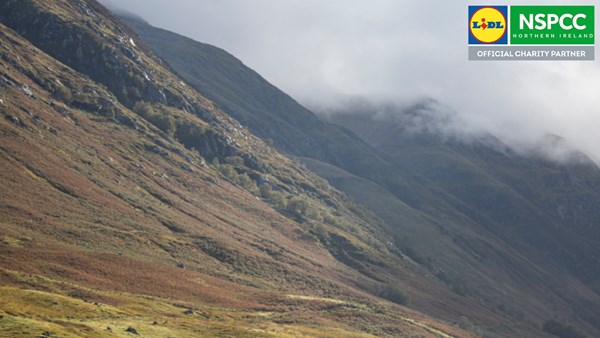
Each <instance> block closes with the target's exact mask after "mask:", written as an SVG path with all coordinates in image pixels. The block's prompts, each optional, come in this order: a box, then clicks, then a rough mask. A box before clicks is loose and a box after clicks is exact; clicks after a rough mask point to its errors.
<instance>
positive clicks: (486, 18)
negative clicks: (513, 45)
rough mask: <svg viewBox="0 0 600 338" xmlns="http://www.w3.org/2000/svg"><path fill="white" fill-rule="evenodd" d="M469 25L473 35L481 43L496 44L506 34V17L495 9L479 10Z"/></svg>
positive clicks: (484, 8) (485, 8)
mask: <svg viewBox="0 0 600 338" xmlns="http://www.w3.org/2000/svg"><path fill="white" fill-rule="evenodd" d="M469 23H470V25H469V29H470V30H471V35H472V36H473V37H474V38H475V39H477V41H479V42H481V43H494V42H496V41H498V40H500V39H501V38H502V37H503V36H504V34H505V33H506V17H505V16H504V14H503V13H502V12H500V11H499V10H498V9H496V8H493V7H482V8H480V9H478V10H477V11H476V12H475V13H473V15H472V16H471V19H470V21H469Z"/></svg>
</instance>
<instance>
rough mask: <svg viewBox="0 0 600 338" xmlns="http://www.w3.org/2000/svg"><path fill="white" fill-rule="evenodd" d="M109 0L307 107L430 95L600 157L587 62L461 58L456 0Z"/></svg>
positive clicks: (468, 116) (462, 18) (595, 88)
mask: <svg viewBox="0 0 600 338" xmlns="http://www.w3.org/2000/svg"><path fill="white" fill-rule="evenodd" d="M111 1H112V4H113V5H117V6H119V7H122V8H124V9H127V10H129V11H131V12H134V13H137V14H139V15H140V16H142V17H144V18H145V19H147V20H148V21H149V22H150V23H151V24H153V25H155V26H158V27H163V28H166V29H170V30H173V31H176V32H178V33H181V34H184V35H187V36H189V37H192V38H194V39H196V40H198V41H202V42H207V43H211V44H214V45H217V46H219V47H222V48H225V49H226V50H228V51H229V52H231V53H232V54H234V55H236V56H237V57H238V58H240V59H241V60H242V61H244V63H246V64H247V65H249V66H250V67H251V68H253V69H255V70H256V71H258V72H259V73H261V75H263V76H264V77H265V78H267V79H268V80H269V81H271V82H272V83H274V84H275V85H277V86H278V87H280V88H281V89H283V90H284V91H286V92H288V93H289V94H291V95H292V96H293V97H295V98H296V99H298V100H299V101H300V102H302V103H304V104H306V105H309V106H312V107H320V109H323V110H326V109H327V108H328V107H329V108H331V107H336V106H339V104H340V102H344V101H347V100H348V98H352V97H356V96H359V97H368V98H369V99H370V100H373V101H374V102H393V103H395V104H398V105H406V104H407V102H414V101H418V100H422V99H424V98H432V99H434V100H435V101H437V102H440V103H441V104H442V105H443V106H446V107H449V109H451V110H453V111H455V112H456V114H458V116H459V117H460V119H461V120H462V121H464V124H463V125H467V126H469V128H473V129H474V130H480V131H483V132H489V133H492V134H494V135H496V136H498V137H499V138H501V139H502V140H504V141H506V142H507V143H510V144H513V145H516V146H519V147H521V148H523V149H525V148H531V149H533V148H536V147H538V148H539V146H536V145H539V144H540V142H542V143H544V142H547V135H552V134H555V135H560V136H561V137H563V138H565V139H566V140H567V143H568V144H570V145H572V146H573V147H574V148H577V149H581V150H582V151H583V152H585V153H587V154H589V155H590V156H592V157H593V158H594V159H595V160H598V159H600V147H599V146H598V145H600V133H598V132H597V131H596V129H597V126H599V125H600V108H599V107H600V95H598V94H597V93H598V92H600V65H599V63H598V61H595V62H470V61H467V46H466V44H467V35H466V34H467V33H466V30H467V29H466V21H467V5H468V2H466V1H463V2H458V3H456V2H454V3H449V2H439V1H433V0H425V1H419V2H415V1H408V0H374V1H366V0H354V1H348V0H344V1H343V0H329V1H318V0H287V1H281V0H255V1H245V0H220V1H211V0H204V1H193V2H192V1H187V0H172V1H168V2H166V1H160V0H119V1H114V0H105V1H103V3H109V4H110V3H111ZM545 3H547V4H552V3H556V4H564V2H559V1H555V0H550V1H546V2H545ZM511 4H528V3H527V2H525V1H511ZM596 25H597V23H596Z"/></svg>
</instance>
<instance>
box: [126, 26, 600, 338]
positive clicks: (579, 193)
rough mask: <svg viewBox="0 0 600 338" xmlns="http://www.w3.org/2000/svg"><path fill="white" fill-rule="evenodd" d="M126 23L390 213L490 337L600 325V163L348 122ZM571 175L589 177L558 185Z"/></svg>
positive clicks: (333, 178) (399, 238) (230, 104)
mask: <svg viewBox="0 0 600 338" xmlns="http://www.w3.org/2000/svg"><path fill="white" fill-rule="evenodd" d="M126 20H127V22H128V24H129V25H130V26H131V27H132V28H133V29H134V30H135V31H136V32H137V33H138V34H140V35H141V36H142V37H143V38H144V39H145V40H146V42H147V43H148V46H149V47H150V48H151V49H152V50H153V51H155V52H156V53H157V54H158V55H159V56H160V57H162V58H163V59H164V60H165V61H166V62H167V63H168V64H169V66H170V67H172V68H173V69H174V71H176V72H177V73H178V74H179V75H180V76H181V77H182V78H184V79H185V81H186V82H187V83H189V84H190V85H192V86H193V87H194V88H196V89H198V90H199V91H200V92H202V93H204V94H205V95H206V96H207V97H209V98H210V99H211V100H213V101H215V102H216V104H217V105H218V106H219V107H220V108H222V109H223V110H224V111H226V112H227V113H229V114H231V115H232V116H235V117H236V118H237V119H238V120H239V121H241V123H242V124H244V125H245V126H247V127H248V128H249V129H250V130H251V131H252V132H254V133H256V134H257V135H259V136H261V137H264V138H269V139H271V140H272V141H273V145H274V146H275V147H276V148H278V149H279V150H281V151H283V152H285V153H288V154H292V155H296V156H298V158H299V159H300V160H301V161H302V162H304V163H305V164H306V165H307V166H308V167H309V168H310V169H311V170H313V171H315V172H316V173H318V174H319V175H321V176H322V177H324V178H326V179H327V180H328V181H329V182H330V183H331V184H332V185H334V186H335V187H336V188H338V189H340V190H342V191H344V192H345V193H347V194H348V195H350V196H351V197H352V198H353V199H354V200H355V201H356V202H358V203H360V204H362V205H363V206H365V207H367V208H368V210H369V211H370V212H373V213H375V214H376V215H377V217H379V218H381V219H382V220H383V221H384V222H383V223H382V222H378V223H377V228H380V229H385V233H386V234H387V236H388V237H387V241H386V242H387V243H386V245H387V246H388V248H389V249H390V250H393V251H395V252H396V255H397V256H399V257H401V259H402V260H403V261H404V262H405V264H407V265H409V266H411V267H412V269H414V271H415V272H416V273H417V274H418V275H419V276H424V277H425V279H426V280H428V281H430V282H431V283H434V284H437V283H439V284H442V285H443V286H444V287H445V288H446V291H445V292H448V293H444V297H447V298H446V299H445V301H448V302H455V301H459V302H461V301H465V302H475V303H478V304H479V306H481V307H482V309H485V311H486V312H489V313H493V315H492V316H491V317H487V315H480V314H481V311H480V310H475V309H474V308H471V309H469V310H468V311H466V312H465V313H464V314H463V315H462V316H464V317H465V318H468V321H469V322H474V323H476V325H477V326H478V329H479V330H481V331H480V332H482V333H483V334H487V335H492V336H496V335H499V336H514V335H515V332H519V330H524V328H527V329H526V330H531V331H532V332H537V333H535V334H543V333H541V332H540V331H539V330H540V328H541V326H542V323H544V322H545V321H546V320H548V319H549V318H553V317H558V318H561V320H562V321H563V322H570V323H573V324H574V325H576V326H578V327H581V328H582V329H583V330H587V331H588V332H597V331H598V329H599V328H598V327H597V323H598V318H597V315H596V314H597V313H600V312H598V306H599V304H600V302H599V296H598V294H597V290H596V287H597V286H596V283H595V282H594V281H595V280H597V278H595V277H594V276H595V273H596V271H598V269H596V268H595V266H596V264H597V263H596V262H597V257H598V252H597V249H595V248H596V247H597V246H594V245H593V244H592V243H594V242H595V241H597V240H596V238H597V236H596V233H595V231H593V230H591V229H593V225H592V224H595V223H597V212H596V211H594V209H593V208H592V207H591V205H592V204H594V203H595V202H593V201H595V200H596V198H597V196H596V195H595V194H594V193H592V190H593V187H595V186H597V183H594V182H596V181H597V179H598V177H599V175H598V173H597V170H595V169H594V168H593V167H592V168H591V169H590V168H587V169H582V168H578V169H577V168H572V167H569V166H565V167H560V166H556V165H554V164H552V163H549V162H544V163H541V162H539V161H537V160H535V159H530V158H527V157H514V158H510V157H507V156H506V154H505V153H503V152H502V151H499V150H498V149H496V146H495V145H494V144H490V143H486V142H487V141H486V142H482V143H481V144H480V146H479V147H465V146H453V145H448V144H447V143H444V140H443V139H440V138H439V137H438V135H429V134H427V133H420V134H419V133H417V135H415V134H410V133H403V132H402V131H403V130H404V129H403V128H406V129H409V127H411V125H407V126H403V125H402V122H403V121H400V122H398V121H387V120H384V121H371V120H370V116H369V117H368V118H367V119H365V120H361V119H352V118H349V117H348V116H347V115H342V116H341V117H340V120H333V122H336V123H338V124H339V125H341V126H343V127H345V128H340V127H339V126H335V125H332V123H330V122H323V121H319V120H318V119H315V115H314V114H312V113H311V112H310V111H308V110H306V109H305V108H303V107H301V106H300V105H299V104H298V103H297V102H295V101H294V100H293V99H291V98H290V97H288V96H287V95H285V94H284V93H282V92H281V91H279V90H278V89H277V88H275V87H273V86H272V85H270V84H269V83H268V82H267V81H265V80H264V79H263V78H262V77H260V75H258V74H256V73H255V72H253V71H252V70H251V69H249V68H247V67H246V66H244V65H243V64H242V63H241V62H240V61H239V60H237V59H235V57H233V56H231V55H229V54H228V53H227V52H225V51H223V50H221V49H218V48H216V47H213V46H210V45H206V44H202V43H198V42H195V41H193V40H191V39H188V38H185V37H182V36H179V35H177V34H174V33H171V32H168V31H164V30H161V29H157V28H154V27H151V26H150V25H148V24H147V23H145V22H143V21H142V20H140V19H135V18H126ZM362 108H364V107H361V106H360V105H357V106H356V107H352V109H351V110H352V113H361V111H360V110H361V109H362ZM367 108H368V107H367ZM369 112H370V111H368V109H367V111H364V112H363V113H366V114H368V113H369ZM414 118H416V119H419V118H421V117H419V116H416V117H414ZM376 122H379V124H377V123H376ZM404 122H408V123H410V122H411V121H410V119H409V120H408V121H404ZM380 127H381V128H380ZM349 130H351V131H352V132H350V131H349ZM424 130H425V131H426V130H428V129H427V128H425V129H424ZM356 135H360V136H361V137H362V138H363V139H362V140H361V139H360V138H358V137H357V136H356ZM388 141H389V142H388ZM483 141H485V140H483ZM580 170H583V171H580ZM576 172H579V173H582V172H585V174H583V176H580V175H579V174H575V173H576ZM573 175H574V176H573ZM540 176H541V177H547V178H544V179H541V180H540ZM570 178H573V181H572V182H585V183H583V184H575V185H573V186H572V187H570V188H568V189H565V187H564V186H563V187H558V186H556V187H555V188H553V187H551V186H552V185H556V184H559V185H560V184H565V183H566V182H569V180H570ZM544 186H545V188H543V187H544ZM582 208H583V209H582ZM580 210H581V211H580ZM583 210H585V211H583ZM580 221H583V222H580ZM575 234H578V235H575ZM392 248H393V249H392ZM594 260H596V261H594ZM408 284H410V283H408ZM405 289H406V290H411V288H410V287H408V288H405ZM417 289H419V288H418V287H417V288H416V289H415V290H414V291H415V293H417V294H418V293H419V292H418V291H417ZM425 289H427V287H426V288H425ZM427 292H428V293H430V294H435V292H434V291H431V290H429V289H428V291H427ZM425 299H427V300H425ZM422 300H425V301H421V300H418V299H415V298H413V300H412V301H411V305H412V306H413V307H415V308H418V309H420V310H421V311H425V312H426V313H430V314H435V315H436V316H441V317H444V316H450V317H451V318H456V315H455V314H453V311H454V310H455V309H456V308H454V307H451V306H442V307H435V306H431V304H430V302H429V301H430V300H431V298H428V297H425V298H423V299H422ZM470 306H472V305H470ZM460 308H463V307H462V306H460ZM467 312H468V313H467ZM496 316H500V317H502V318H503V319H502V320H500V322H496V320H497V318H495V317H496ZM506 322H510V323H511V324H510V325H508V326H504V324H498V323H506ZM516 327H518V328H516ZM514 330H516V331H514ZM532 334H534V333H531V332H528V333H527V334H524V333H521V334H520V335H532Z"/></svg>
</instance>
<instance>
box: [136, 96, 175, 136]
mask: <svg viewBox="0 0 600 338" xmlns="http://www.w3.org/2000/svg"><path fill="white" fill-rule="evenodd" d="M133 111H134V112H136V113H138V114H139V115H140V116H141V117H143V118H144V119H146V121H148V122H150V123H152V124H153V125H154V126H155V127H156V128H158V129H160V130H162V131H163V132H164V133H166V134H167V135H171V136H173V134H174V133H175V130H176V129H177V123H176V121H175V117H174V116H176V113H174V112H173V109H172V108H169V107H166V106H163V105H161V104H152V103H148V102H143V101H140V102H138V103H136V104H135V106H134V107H133Z"/></svg>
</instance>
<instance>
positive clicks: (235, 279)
mask: <svg viewBox="0 0 600 338" xmlns="http://www.w3.org/2000/svg"><path fill="white" fill-rule="evenodd" d="M0 21H1V22H2V24H1V25H0V44H1V45H0V46H1V48H2V52H1V60H0V68H1V69H2V74H1V76H0V100H1V101H0V114H1V115H2V118H0V138H1V142H0V166H1V167H2V168H3V170H1V171H0V186H1V187H2V189H1V194H0V284H1V286H0V294H1V295H2V296H1V297H0V335H3V336H10V337H31V336H56V337H94V336H97V337H113V336H132V335H135V334H136V332H137V334H138V335H139V336H146V337H152V336H156V337H165V336H182V337H185V336H200V337H202V336H206V337H215V336H217V337H263V336H275V337H297V336H306V337H370V336H381V337H396V336H430V337H447V336H469V333H467V332H466V331H464V330H463V329H460V328H458V327H457V325H458V324H459V319H460V315H461V314H462V313H464V311H466V310H465V309H468V308H469V307H461V305H460V304H458V303H457V310H456V311H455V312H454V313H453V314H452V315H448V316H445V318H444V319H439V318H438V319H433V318H432V317H431V316H428V315H424V314H422V313H420V312H418V311H415V310H411V309H410V308H408V307H406V305H410V303H411V302H413V301H414V302H417V303H424V302H428V303H429V304H431V305H430V306H433V307H436V306H440V305H441V304H442V303H441V302H438V301H436V300H435V299H431V300H429V298H430V297H431V296H432V295H434V294H436V293H438V294H444V293H445V292H446V290H445V288H444V287H443V285H442V284H441V283H436V282H435V281H428V280H426V279H425V278H423V277H422V276H420V275H416V274H414V273H412V272H411V271H412V268H411V266H409V265H405V264H404V263H403V261H402V259H401V256H400V255H399V253H398V252H396V251H395V250H394V249H393V248H389V247H388V246H387V245H386V238H387V237H388V236H389V235H388V233H387V230H386V227H384V226H380V225H381V224H382V221H381V220H379V219H378V218H376V217H375V216H373V215H371V214H369V213H367V212H365V211H364V210H362V209H361V208H360V207H358V206H357V205H356V204H355V203H353V202H351V200H350V199H349V198H348V197H347V196H345V195H344V194H342V193H340V192H338V191H337V190H335V189H334V188H332V187H331V186H329V185H328V184H327V182H325V181H324V180H322V179H320V178H319V177H317V176H316V175H314V174H313V173H312V172H310V171H308V170H307V169H306V168H304V166H303V165H301V164H299V163H297V162H294V161H292V160H290V159H288V158H286V157H284V156H283V155H281V154H279V153H278V152H277V151H276V150H274V149H273V148H271V147H269V146H268V145H266V144H265V143H264V142H263V141H261V140H260V139H258V138H257V137H255V136H253V135H252V134H251V133H250V132H249V131H247V130H246V129H245V128H244V127H242V126H241V125H240V124H239V123H238V122H237V121H235V120H234V119H232V118H231V117H229V116H228V115H226V114H225V113H223V112H222V111H221V110H219V109H218V108H217V107H215V105H214V104H213V103H212V102H210V101H209V100H207V99H206V98H205V97H203V96H202V95H200V94H199V93H197V92H196V91H194V90H193V89H191V88H189V87H188V86H186V85H185V84H184V83H183V82H182V81H181V80H180V79H179V78H177V77H176V76H174V75H173V74H172V73H170V71H169V70H168V69H167V68H166V67H164V65H163V63H162V61H161V60H159V59H158V58H156V57H155V56H154V55H152V54H151V53H150V52H148V50H147V49H146V48H145V47H144V43H143V42H142V41H141V40H139V38H138V37H137V36H135V35H134V34H133V33H131V32H130V31H129V30H128V29H127V28H126V27H125V26H123V25H122V24H121V23H120V22H119V21H118V20H116V19H115V18H114V17H113V16H112V15H111V14H110V13H108V12H107V11H106V10H104V9H103V8H102V7H101V6H100V5H98V4H97V3H96V2H94V1H67V0H59V1H53V2H46V1H33V0H32V1H29V0H27V1H19V2H5V3H3V4H1V5H0ZM42 27H43V29H42ZM416 285H424V286H425V287H427V288H429V289H430V290H431V291H432V293H427V294H420V291H418V290H417V289H416V288H415V287H413V286H416ZM443 298H445V297H439V299H443ZM473 305H474V308H477V306H476V304H473ZM486 315H487V316H493V314H489V313H487V314H486ZM452 318H455V319H456V320H455V321H452Z"/></svg>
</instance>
